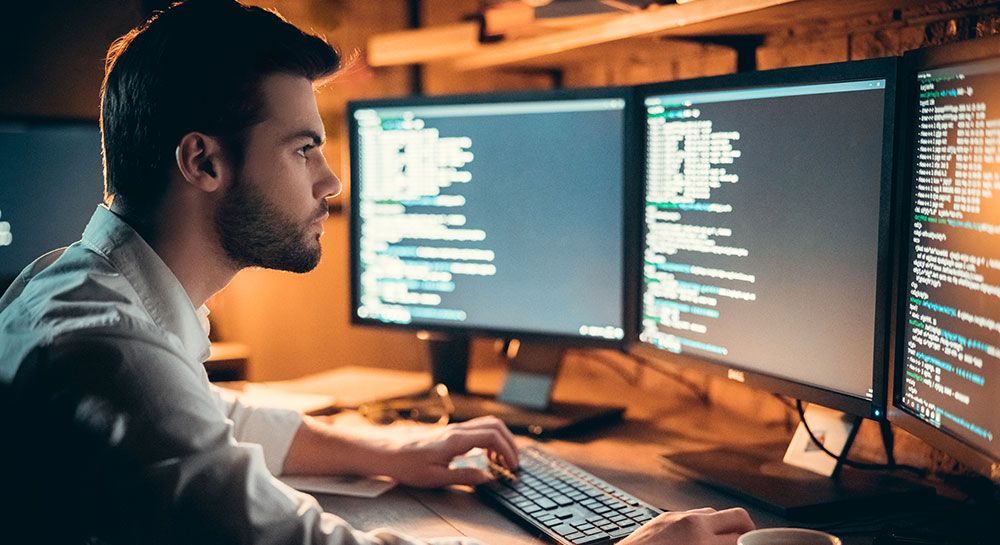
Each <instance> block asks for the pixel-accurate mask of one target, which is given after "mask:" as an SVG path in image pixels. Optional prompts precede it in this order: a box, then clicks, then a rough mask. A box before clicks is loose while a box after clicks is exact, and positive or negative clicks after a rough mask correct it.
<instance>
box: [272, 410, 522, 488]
mask: <svg viewBox="0 0 1000 545" xmlns="http://www.w3.org/2000/svg"><path fill="white" fill-rule="evenodd" d="M410 431H411V432H412V430H410ZM473 448H482V449H484V450H486V452H487V454H488V456H490V457H491V458H492V459H493V460H495V461H497V462H499V463H501V464H503V465H505V466H507V467H508V468H510V469H516V468H517V465H518V458H517V445H516V444H515V442H514V436H513V434H511V432H510V430H508V429H507V427H506V426H505V425H504V424H503V422H501V421H500V420H499V419H498V418H496V417H492V416H488V417H482V418H476V419H473V420H470V421H468V422H462V423H460V424H452V425H450V426H446V427H433V428H426V429H423V430H421V431H420V433H418V434H417V435H416V436H414V435H413V434H412V433H406V434H404V435H402V436H401V437H399V438H395V439H394V438H391V436H384V437H378V438H375V437H369V436H357V435H350V434H349V433H346V432H344V431H342V430H338V429H337V428H336V427H335V426H330V425H327V424H324V423H322V422H320V421H319V420H316V419H313V418H309V417H306V419H305V421H304V422H303V424H302V425H301V426H299V429H298V431H297V433H296V434H295V438H294V439H293V440H292V445H291V447H290V448H289V450H288V455H287V456H286V457H285V464H284V469H283V472H284V473H306V474H351V475H387V476H389V477H392V478H393V479H395V480H396V481H397V482H400V483H403V484H406V485H409V486H419V487H437V486H446V485H451V484H466V485H477V484H481V483H483V482H485V481H486V479H487V478H488V477H487V475H486V474H484V473H483V472H482V471H480V470H478V469H475V468H455V469H451V468H449V467H448V466H449V464H450V463H451V461H452V460H453V459H454V458H455V457H456V456H460V455H462V454H465V453H466V452H468V451H469V450H470V449H473Z"/></svg>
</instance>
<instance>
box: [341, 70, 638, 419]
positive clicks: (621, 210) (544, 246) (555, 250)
mask: <svg viewBox="0 0 1000 545" xmlns="http://www.w3.org/2000/svg"><path fill="white" fill-rule="evenodd" d="M630 97H631V91H630V90H629V89H617V88H609V89H581V90H557V91H545V92H529V93H509V94H486V95H464V96H443V97H440V96H439V97H407V98H399V99H386V100H375V101H360V102H352V103H350V104H349V106H348V124H349V133H350V134H349V142H350V152H351V250H350V257H351V302H352V305H351V314H352V319H353V321H354V323H357V324H363V325H375V326H379V327H392V328H408V329H412V330H424V331H431V332H434V333H437V334H445V335H448V336H450V338H451V339H457V341H454V342H456V343H457V344H458V346H459V349H457V350H450V351H449V350H444V351H442V353H443V354H444V356H442V358H439V359H442V360H445V361H438V362H437V364H438V366H439V367H445V368H450V369H452V370H454V369H455V368H459V371H458V372H457V373H455V375H457V376H458V379H457V380H455V381H454V383H453V384H449V386H450V387H451V388H452V389H453V390H456V389H457V390H459V391H462V390H463V388H464V380H465V376H464V371H462V370H461V368H464V367H465V366H466V365H467V362H466V361H464V355H463V352H464V351H465V349H466V348H465V346H466V345H465V344H464V340H465V339H467V338H468V336H470V335H484V336H490V337H498V338H504V339H515V342H514V343H513V345H512V347H510V346H509V347H508V350H507V353H508V354H511V353H512V352H514V351H517V347H518V346H519V347H520V352H521V353H524V354H528V353H535V354H539V353H541V354H544V355H545V357H544V358H539V359H547V360H549V361H548V363H544V362H539V361H536V362H529V361H528V359H525V358H522V359H521V362H522V363H513V362H512V364H513V365H514V366H515V367H516V369H514V368H512V369H510V370H509V371H508V382H507V384H508V385H510V384H511V380H512V378H515V377H516V378H517V380H515V382H516V384H514V385H513V386H511V388H509V389H508V387H507V385H505V387H504V390H505V392H506V393H504V392H501V394H502V395H501V397H502V398H504V399H505V400H509V401H513V402H516V403H517V404H521V405H525V406H529V407H531V406H535V407H536V408H542V407H544V406H545V404H546V402H547V401H548V398H547V395H548V389H549V388H550V387H551V378H552V375H553V374H554V370H553V368H552V367H551V364H552V362H553V360H558V358H559V353H560V352H559V350H558V349H557V350H554V351H553V350H548V349H547V348H546V346H552V345H556V346H559V347H566V346H576V345H585V346H592V345H597V346H605V347H620V346H621V342H622V339H623V338H624V336H625V331H626V329H627V328H628V327H629V326H628V323H627V319H628V318H627V317H628V316H629V315H630V313H628V312H627V311H626V310H625V304H626V300H627V298H626V293H625V292H626V281H625V279H626V276H627V275H626V272H625V270H624V267H625V263H626V262H627V260H626V255H625V252H626V249H627V248H628V247H629V245H627V244H625V240H626V237H627V236H628V233H626V228H625V220H624V218H625V215H626V208H627V206H628V203H629V202H630V195H629V193H628V192H629V185H628V183H627V182H628V181H629V179H630V178H629V177H628V176H627V172H628V169H629V161H628V160H627V158H628V151H629V150H630V149H632V148H631V147H630V146H629V138H628V134H629V131H628V130H627V129H628V127H629V123H628V119H629V113H630V108H631V106H630V105H631V100H630ZM432 365H434V362H432ZM544 367H547V369H543V368H544ZM439 371H440V369H439ZM512 372H513V373H512ZM546 377H548V380H549V382H548V383H546V382H545V381H546ZM521 379H523V380H521ZM536 379H538V380H536ZM538 381H540V382H538Z"/></svg>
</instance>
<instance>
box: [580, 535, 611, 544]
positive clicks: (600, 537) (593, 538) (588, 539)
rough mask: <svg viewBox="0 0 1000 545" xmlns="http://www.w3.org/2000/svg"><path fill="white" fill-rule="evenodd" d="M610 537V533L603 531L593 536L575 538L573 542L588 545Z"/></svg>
mask: <svg viewBox="0 0 1000 545" xmlns="http://www.w3.org/2000/svg"><path fill="white" fill-rule="evenodd" d="M607 538H608V534H605V533H604V532H601V533H599V534H594V535H592V536H583V537H581V538H580V539H574V540H573V543H575V544H576V545H588V544H590V543H595V542H598V541H601V540H604V539H607Z"/></svg>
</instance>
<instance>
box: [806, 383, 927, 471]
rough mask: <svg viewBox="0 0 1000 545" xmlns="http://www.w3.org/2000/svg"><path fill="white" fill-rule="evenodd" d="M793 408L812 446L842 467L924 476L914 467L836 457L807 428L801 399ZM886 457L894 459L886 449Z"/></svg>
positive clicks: (919, 469) (844, 456)
mask: <svg viewBox="0 0 1000 545" xmlns="http://www.w3.org/2000/svg"><path fill="white" fill-rule="evenodd" d="M795 407H796V408H797V409H798V411H799V420H800V421H801V422H802V427H804V428H805V430H806V433H808V434H809V438H810V439H812V442H813V444H815V445H816V447H817V448H819V449H820V450H822V451H823V452H825V453H826V454H827V455H829V456H830V457H831V458H834V459H837V460H839V461H840V463H841V464H843V465H845V466H847V467H853V468H854V469H863V470H866V471H882V470H890V471H892V470H896V469H903V470H906V471H911V472H913V473H916V474H917V475H919V476H921V477H923V476H924V475H925V474H926V471H924V470H923V469H921V468H919V467H915V466H909V465H904V464H897V463H889V464H866V463H864V462H855V461H853V460H848V459H847V452H843V453H842V454H841V455H839V456H838V455H836V454H834V453H833V452H831V451H830V449H828V448H826V446H825V445H823V443H821V442H820V440H819V439H817V438H816V435H815V434H814V433H813V431H812V429H811V428H809V423H808V422H806V412H805V410H804V409H803V408H802V400H801V399H796V400H795ZM886 446H887V447H888V445H886ZM886 456H887V457H888V459H889V460H894V459H895V458H894V457H893V456H892V454H891V453H890V452H889V451H888V448H887V450H886Z"/></svg>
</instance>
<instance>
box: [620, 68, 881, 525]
mask: <svg viewBox="0 0 1000 545" xmlns="http://www.w3.org/2000/svg"><path fill="white" fill-rule="evenodd" d="M897 71H898V62H897V60H896V59H874V60H867V61H856V62H848V63H837V64H829V65H820V66H810V67H802V68H790V69H782V70H773V71H766V72H754V73H745V74H735V75H728V76H721V77H712V78H703V79H696V80H688V81H679V82H669V83H663V84H654V85H648V86H643V87H640V88H639V89H638V91H637V93H636V101H637V104H639V105H640V106H639V107H644V108H645V115H644V118H645V119H644V121H645V123H646V131H645V133H646V137H645V142H644V146H645V150H646V159H645V162H644V163H645V186H644V187H645V190H644V200H643V203H642V209H643V212H642V214H641V216H640V218H641V221H642V231H641V232H642V237H641V238H642V242H641V246H640V247H641V250H640V252H638V253H639V257H638V259H639V260H640V263H639V267H638V269H639V278H638V284H639V303H640V305H639V312H640V313H641V314H640V316H639V317H638V324H639V325H638V328H637V331H636V335H637V337H636V338H635V339H632V342H631V343H630V350H631V351H632V352H633V353H634V354H637V355H641V356H645V357H650V358H659V359H663V360H666V361H671V362H675V363H677V364H679V365H684V366H695V367H697V368H700V369H702V370H704V371H707V372H709V373H712V374H720V375H721V376H723V377H728V378H729V379H732V380H735V381H737V382H740V383H745V384H747V385H750V386H753V387H756V388H759V389H762V390H765V391H769V392H774V393H780V394H785V395H788V396H792V397H794V398H797V399H800V400H804V401H808V402H813V403H817V404H819V405H822V406H826V407H829V408H832V409H836V410H839V411H843V412H846V413H848V414H850V415H855V416H856V417H865V418H872V419H880V418H884V410H885V403H886V383H885V380H886V367H887V359H888V352H887V351H888V346H887V333H888V311H889V309H890V306H891V301H890V299H891V288H890V286H891V285H892V282H891V263H892V261H891V243H892V232H893V231H892V229H891V225H892V218H891V216H890V212H891V203H892V198H893V194H892V188H893V184H892V180H893V146H894V124H893V120H894V115H895V83H896V74H897ZM747 410H748V411H750V410H751V408H750V407H748V408H747ZM719 452H720V453H721V454H720V455H719V456H717V457H715V458H713V457H712V456H711V455H708V454H707V453H697V454H692V455H690V456H687V457H686V458H685V457H684V456H683V455H680V456H673V457H671V459H670V461H671V462H674V463H676V464H680V465H685V466H686V465H688V464H693V465H694V466H697V469H696V472H697V473H699V475H698V476H700V477H703V478H704V479H705V480H707V481H709V482H711V481H712V480H713V479H716V481H717V483H718V484H720V486H728V488H730V489H731V490H736V491H738V490H744V489H745V488H746V487H753V486H755V485H760V486H761V487H763V490H759V491H758V490H754V491H747V492H746V495H745V497H748V499H756V500H760V501H761V502H762V503H764V504H765V505H767V506H768V507H770V508H773V509H775V510H777V511H779V512H782V513H783V514H785V515H787V516H793V517H795V516H798V515H803V514H805V515H806V516H811V515H812V514H816V513H803V512H802V511H801V510H800V511H794V509H797V508H798V506H797V505H796V504H795V503H793V502H799V501H801V502H805V505H806V506H810V505H811V504H810V502H813V501H816V502H819V504H818V505H815V506H813V507H817V511H818V510H821V509H828V507H827V506H826V505H825V501H824V500H821V499H819V498H818V497H817V492H818V489H819V488H823V487H826V488H831V487H837V486H839V485H842V484H843V482H841V483H839V484H838V485H834V484H831V483H826V482H823V481H820V482H815V481H813V480H811V479H810V478H809V477H808V476H804V478H803V479H797V478H796V477H794V476H793V477H792V478H790V479H789V480H787V481H784V482H782V481H780V480H779V479H774V478H772V477H774V475H766V474H763V473H758V474H755V473H754V471H755V470H754V467H755V464H756V465H763V464H765V463H769V462H770V461H771V458H770V456H769V455H768V453H776V454H777V455H778V458H777V461H778V462H780V459H781V458H780V455H781V454H782V453H783V452H784V449H783V448H780V447H779V448H776V449H775V448H765V449H763V450H762V452H763V453H765V454H762V456H763V457H762V458H761V460H764V461H761V462H759V463H757V462H751V461H746V462H745V465H741V463H736V462H734V460H735V459H736V458H734V456H735V457H740V456H743V455H744V454H746V453H747V452H748V451H747V450H745V449H734V450H721V451H719ZM713 466H720V467H713ZM728 469H731V470H732V475H730V476H732V477H733V478H735V479H736V480H738V481H743V482H739V483H728V485H727V483H723V482H718V480H719V479H723V477H722V476H720V475H716V474H712V473H713V472H714V471H716V470H722V471H723V472H724V471H726V470H728ZM754 477H759V479H758V482H756V483H752V482H750V483H747V482H746V481H748V480H753V479H754ZM826 481H830V479H826ZM841 481H843V479H841ZM744 485H745V486H744ZM797 492H800V493H801V498H799V497H796V494H797ZM834 499H836V500H837V501H841V500H842V501H846V502H851V501H853V499H846V498H841V497H840V496H838V495H836V494H834V496H833V497H832V499H830V501H834ZM819 505H823V507H819ZM834 511H835V510H829V512H830V513H833V512H834Z"/></svg>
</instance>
